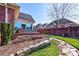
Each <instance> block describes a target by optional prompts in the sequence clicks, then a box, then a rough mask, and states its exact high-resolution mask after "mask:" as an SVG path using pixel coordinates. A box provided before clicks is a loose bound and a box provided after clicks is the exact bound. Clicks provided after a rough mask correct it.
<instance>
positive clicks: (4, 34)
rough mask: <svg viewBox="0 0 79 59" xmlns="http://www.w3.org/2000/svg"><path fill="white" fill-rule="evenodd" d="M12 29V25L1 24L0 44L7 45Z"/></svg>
mask: <svg viewBox="0 0 79 59" xmlns="http://www.w3.org/2000/svg"><path fill="white" fill-rule="evenodd" d="M13 34H14V27H13V25H12V24H8V23H1V39H2V40H1V44H7V43H8V42H9V41H10V40H11V39H12V37H13Z"/></svg>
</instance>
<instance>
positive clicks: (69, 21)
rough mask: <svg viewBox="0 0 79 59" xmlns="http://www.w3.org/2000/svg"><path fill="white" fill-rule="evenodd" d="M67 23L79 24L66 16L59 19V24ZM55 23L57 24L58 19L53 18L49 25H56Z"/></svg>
mask: <svg viewBox="0 0 79 59" xmlns="http://www.w3.org/2000/svg"><path fill="white" fill-rule="evenodd" d="M68 23H72V24H73V25H71V26H74V25H75V26H79V24H77V23H75V22H73V21H71V20H68V19H66V18H62V19H59V24H65V25H66V24H68ZM57 24H58V20H55V21H53V22H51V23H50V24H49V25H57Z"/></svg>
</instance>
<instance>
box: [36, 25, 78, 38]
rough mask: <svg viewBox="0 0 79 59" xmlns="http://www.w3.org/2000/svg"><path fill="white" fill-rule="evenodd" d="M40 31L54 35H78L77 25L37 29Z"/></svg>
mask: <svg viewBox="0 0 79 59" xmlns="http://www.w3.org/2000/svg"><path fill="white" fill-rule="evenodd" d="M37 31H38V32H40V33H43V34H44V33H48V34H54V35H62V36H70V37H78V36H79V26H77V27H62V28H48V29H37Z"/></svg>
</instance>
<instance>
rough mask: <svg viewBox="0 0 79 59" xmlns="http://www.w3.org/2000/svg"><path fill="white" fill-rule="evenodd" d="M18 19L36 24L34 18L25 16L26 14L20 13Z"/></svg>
mask: <svg viewBox="0 0 79 59" xmlns="http://www.w3.org/2000/svg"><path fill="white" fill-rule="evenodd" d="M18 18H19V19H22V20H28V21H31V22H34V23H35V21H34V19H33V17H32V16H31V15H29V14H25V13H22V12H20V13H19V17H18Z"/></svg>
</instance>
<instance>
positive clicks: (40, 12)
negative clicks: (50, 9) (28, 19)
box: [18, 3, 52, 25]
mask: <svg viewBox="0 0 79 59" xmlns="http://www.w3.org/2000/svg"><path fill="white" fill-rule="evenodd" d="M18 5H20V7H21V8H20V12H23V13H26V14H30V15H32V17H33V19H34V20H35V24H34V25H36V24H38V23H41V24H44V23H50V22H51V21H52V20H47V6H48V4H46V3H19V4H18Z"/></svg>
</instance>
